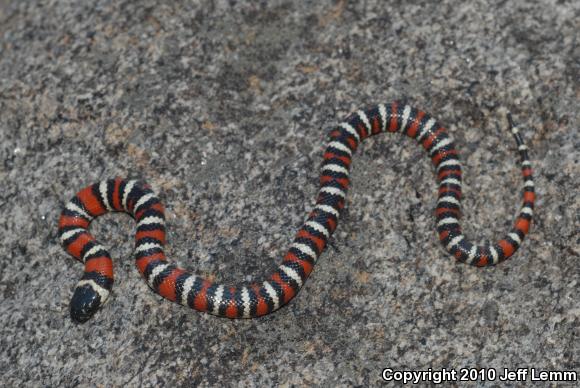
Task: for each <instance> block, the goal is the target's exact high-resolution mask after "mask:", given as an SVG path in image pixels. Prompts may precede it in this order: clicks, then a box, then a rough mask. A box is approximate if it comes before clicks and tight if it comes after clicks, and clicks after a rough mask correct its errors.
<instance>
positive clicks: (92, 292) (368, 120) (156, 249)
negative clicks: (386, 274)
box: [58, 101, 535, 323]
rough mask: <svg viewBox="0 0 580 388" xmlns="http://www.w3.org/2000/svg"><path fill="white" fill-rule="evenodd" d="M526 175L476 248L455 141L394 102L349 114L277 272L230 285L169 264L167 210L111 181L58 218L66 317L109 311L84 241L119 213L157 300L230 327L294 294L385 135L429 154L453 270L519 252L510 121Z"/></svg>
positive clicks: (109, 268) (104, 262)
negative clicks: (357, 168) (67, 292)
mask: <svg viewBox="0 0 580 388" xmlns="http://www.w3.org/2000/svg"><path fill="white" fill-rule="evenodd" d="M507 120H508V124H509V129H510V130H511V133H512V135H513V137H514V139H515V141H516V144H517V150H518V153H519V156H520V163H521V172H522V175H523V180H524V184H523V203H522V205H521V207H520V210H519V213H518V215H517V217H516V219H515V222H514V224H513V227H512V228H511V230H510V231H509V233H507V235H505V236H504V237H503V238H502V239H501V240H499V241H498V242H497V243H485V244H482V245H477V244H473V243H471V242H470V241H469V240H468V239H467V238H466V237H465V235H464V234H463V233H462V229H461V226H460V222H459V218H460V215H461V210H460V201H461V196H462V195H461V181H462V172H461V163H460V160H459V154H458V151H457V149H456V148H455V145H454V141H453V139H452V137H451V136H450V135H449V134H448V132H447V130H446V129H445V128H444V127H443V126H442V125H440V124H439V122H438V121H437V120H435V119H434V118H433V117H431V116H430V115H429V114H427V113H425V112H423V111H422V110H419V109H416V108H413V107H411V106H410V105H407V104H406V103H405V102H399V101H395V102H392V103H388V104H379V105H376V106H373V107H371V108H368V109H364V110H363V109H361V110H358V111H355V112H353V113H351V114H350V115H348V116H347V118H346V119H345V120H344V121H343V122H342V123H340V124H338V125H337V126H336V127H333V128H332V129H331V130H330V131H329V141H328V144H327V147H326V149H325V151H324V154H323V161H322V163H321V172H320V188H319V191H318V194H317V196H316V203H315V205H313V207H311V210H310V212H309V213H308V215H307V216H306V220H305V222H304V224H303V225H302V226H301V227H300V229H299V230H298V232H297V233H296V235H295V237H294V240H293V242H292V244H291V245H290V248H289V249H288V252H287V253H286V254H285V255H284V257H283V260H282V262H281V263H280V264H279V265H278V267H277V268H276V269H275V270H274V271H273V273H271V274H270V275H269V276H267V277H266V279H265V280H263V281H255V282H251V283H250V282H248V283H241V284H237V285H226V284H221V283H219V282H216V281H213V280H211V279H208V278H206V277H203V276H200V275H197V274H194V273H192V272H190V271H188V270H186V269H183V268H180V267H179V266H177V265H175V264H173V263H171V262H170V261H168V260H167V259H166V256H165V253H164V250H163V248H164V245H165V243H166V237H165V231H166V229H165V228H166V222H165V216H164V206H163V204H162V203H161V201H160V199H159V198H158V197H157V196H156V195H155V193H154V192H153V190H152V189H151V187H150V186H149V185H148V184H147V183H145V182H144V181H142V180H133V179H122V178H114V179H108V180H103V181H101V182H99V183H95V184H92V185H90V186H88V187H86V188H84V189H82V190H81V191H79V192H78V193H77V194H76V195H75V196H74V197H73V198H72V199H71V200H70V201H69V202H68V203H66V205H65V206H64V209H63V211H62V214H61V216H60V220H59V224H58V236H59V238H60V242H61V244H62V245H63V247H64V248H65V250H66V251H67V252H68V253H69V254H70V255H72V256H73V257H74V258H75V259H77V260H78V261H81V262H82V263H84V274H83V276H82V278H81V280H80V281H79V282H78V283H77V285H76V287H75V289H74V294H73V297H72V299H71V303H70V316H71V318H72V319H73V320H74V321H76V322H79V323H82V322H86V321H87V320H89V319H90V318H91V317H92V316H93V315H94V314H95V312H96V311H98V310H99V308H100V307H101V306H102V305H103V303H105V301H107V299H108V297H109V295H110V293H111V290H112V286H113V261H112V259H111V255H110V254H109V252H108V251H107V249H106V248H105V246H104V245H102V244H101V243H100V242H99V241H97V239H95V238H94V237H93V236H92V235H91V234H90V233H89V231H88V228H89V225H90V223H91V221H93V220H94V219H95V218H97V217H99V216H101V215H103V214H105V213H108V212H125V213H128V214H129V215H130V216H131V217H133V218H134V220H135V222H136V223H137V231H136V236H135V250H134V254H135V264H136V266H137V269H138V270H139V272H140V274H141V275H142V276H143V278H144V279H145V281H146V282H147V284H148V285H149V287H150V288H151V289H153V291H155V292H156V293H158V294H159V295H161V296H162V297H164V298H166V299H169V300H171V301H173V302H177V303H179V304H182V305H184V306H188V307H190V308H193V309H195V310H198V311H202V312H207V313H210V314H214V315H217V316H221V317H228V318H253V317H259V316H263V315H266V314H269V313H271V312H273V311H275V310H277V309H279V308H280V307H281V306H283V305H285V304H287V303H288V302H289V301H290V300H291V299H292V298H294V296H295V295H296V294H297V293H298V291H299V290H300V288H301V287H302V286H303V285H304V282H305V281H306V279H307V278H308V276H309V275H310V274H311V273H312V270H313V268H314V265H315V263H316V262H317V260H318V258H319V256H320V255H321V254H322V252H323V251H324V250H325V248H326V246H327V244H328V242H329V239H330V238H331V237H332V235H333V233H334V231H335V230H336V228H337V225H338V221H339V218H340V215H341V212H342V211H343V209H344V207H345V203H346V197H347V190H348V188H349V184H350V168H351V163H352V158H353V155H354V153H355V151H356V150H357V148H358V146H359V144H360V143H361V142H362V141H363V140H364V139H366V138H368V137H370V136H373V135H376V134H379V133H382V132H402V133H404V134H405V135H407V136H409V137H411V138H413V139H415V140H416V141H417V143H419V144H420V145H421V146H422V147H423V148H424V149H425V151H426V152H427V154H428V156H429V157H430V158H431V161H432V163H433V165H434V168H435V173H436V176H437V181H438V184H439V190H438V199H437V205H436V209H435V216H436V225H437V233H438V235H439V240H440V241H441V243H442V244H443V247H444V248H445V250H446V251H447V252H448V253H449V254H450V255H451V256H453V257H454V258H455V259H456V260H457V261H459V262H462V263H466V264H470V265H474V266H477V267H484V266H492V265H495V264H498V263H500V262H502V261H504V260H506V259H508V258H509V257H510V256H512V255H513V254H514V253H515V252H516V250H517V249H518V248H519V247H520V245H521V244H522V242H523V240H524V237H525V236H526V235H527V234H528V232H529V229H530V225H531V222H532V216H533V209H534V201H535V190H534V180H533V175H532V166H531V163H530V159H529V156H528V148H527V146H526V145H525V144H524V141H523V140H522V136H521V134H520V132H519V129H518V127H517V126H516V125H515V124H514V121H513V119H512V116H511V114H510V113H507Z"/></svg>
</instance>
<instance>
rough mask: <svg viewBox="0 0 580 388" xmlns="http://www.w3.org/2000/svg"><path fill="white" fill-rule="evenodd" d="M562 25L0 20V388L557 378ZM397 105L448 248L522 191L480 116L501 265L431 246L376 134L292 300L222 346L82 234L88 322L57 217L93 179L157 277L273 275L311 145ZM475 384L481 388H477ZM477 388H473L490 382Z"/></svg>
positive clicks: (311, 159)
mask: <svg viewBox="0 0 580 388" xmlns="http://www.w3.org/2000/svg"><path fill="white" fill-rule="evenodd" d="M578 31H580V3H579V2H577V1H572V0H569V1H566V0H544V1H510V2H507V1H497V0H496V1H494V0H482V1H478V2H467V1H450V0H445V1H441V2H427V1H406V2H403V1H379V0H368V1H364V2H355V1H346V0H338V1H316V2H315V1H303V2H291V1H268V2H266V1H260V2H240V1H234V0H231V1H225V0H219V1H212V2H210V1H207V2H202V1H197V2H192V1H183V0H177V1H172V2H158V1H153V0H144V1H139V2H137V1H130V0H118V1H113V0H109V1H56V0H46V1H37V0H34V1H8V0H0V161H1V164H0V180H1V182H2V188H1V189H0V230H2V232H3V233H2V235H1V237H0V239H1V243H0V298H1V303H0V370H2V375H3V378H2V383H3V384H6V386H40V385H42V386H75V385H82V386H93V385H99V386H100V385H102V386H121V385H126V386H142V385H143V386H160V385H178V386H189V385H191V386H193V385H195V386H215V385H220V386H222V385H225V386H252V385H256V386H274V385H276V386H310V385H320V386H353V385H354V386H363V385H365V386H366V385H375V384H377V383H380V382H381V371H382V370H383V368H393V369H397V370H402V369H407V370H426V369H427V368H433V369H434V370H436V369H440V368H444V367H446V368H455V369H459V368H462V367H478V368H498V370H499V369H503V368H517V367H535V368H542V369H546V370H563V369H568V370H575V371H579V370H580V342H579V338H578V337H579V330H580V329H579V325H580V304H579V301H578V296H577V295H578V288H579V286H580V270H579V269H578V268H579V266H578V259H579V255H580V235H579V230H580V199H579V198H580V197H579V196H578V187H579V186H580V164H579V159H580V152H579V149H580V136H579V126H580V121H579V117H578V116H579V114H578V112H579V111H578V105H579V103H580V98H579V97H580V49H579V47H580V46H579V45H578V37H579V35H578ZM394 99H405V100H407V101H409V102H410V103H412V104H413V105H415V106H417V107H420V108H422V109H424V110H426V111H428V112H430V113H432V114H433V115H434V116H435V117H437V118H438V120H440V121H441V122H442V123H444V125H446V127H447V128H448V130H449V133H450V134H451V135H452V136H453V137H454V138H455V140H456V143H457V146H458V149H459V150H460V151H461V153H462V163H463V165H464V172H465V179H464V182H465V188H464V201H463V209H464V216H463V224H464V229H465V231H466V234H467V235H468V236H470V237H471V238H473V239H475V240H476V241H478V242H484V241H486V240H494V239H498V238H499V237H500V236H502V234H503V233H505V232H506V231H507V230H508V229H509V227H510V225H511V223H512V221H513V219H514V216H515V214H516V211H517V206H518V203H519V201H520V195H521V194H520V193H521V187H522V181H521V176H520V173H519V170H518V167H517V163H516V161H517V158H516V153H515V146H514V143H513V141H512V139H511V137H510V135H509V133H508V132H507V131H506V125H507V124H506V120H505V113H506V112H507V111H510V112H512V114H513V115H514V117H515V118H516V119H517V121H518V122H519V124H520V125H521V127H522V134H523V136H524V137H525V139H526V141H527V143H528V145H529V147H530V154H531V157H532V161H533V166H534V168H535V171H536V187H537V193H538V200H537V211H536V215H535V220H534V225H533V230H532V232H531V234H530V235H529V238H528V239H527V240H526V241H525V243H524V245H523V247H522V249H521V250H520V251H519V252H518V253H517V254H516V255H515V257H513V259H512V260H510V261H508V262H505V263H503V264H501V265H499V266H497V267H494V268H491V269H483V270H482V269H477V268H471V267H467V266H464V265H458V264H456V263H455V262H454V261H453V259H452V258H450V257H448V255H446V254H445V253H444V251H443V250H442V248H441V247H440V246H439V242H438V239H437V236H436V233H435V221H434V217H433V209H434V207H435V201H436V184H435V175H434V171H433V168H432V166H431V163H430V161H429V160H428V158H427V157H425V155H424V154H423V152H422V150H421V149H420V148H419V147H416V146H415V145H414V144H413V142H412V141H411V140H409V139H406V138H404V137H402V136H399V135H393V136H387V135H383V136H377V137H375V138H373V139H371V140H368V141H366V142H365V143H364V144H363V145H362V146H361V147H360V150H359V153H358V155H357V156H356V157H355V161H354V163H353V173H352V186H351V187H352V188H351V190H350V192H349V197H348V206H347V209H346V210H345V212H344V214H343V216H342V220H341V223H340V225H339V227H338V231H337V233H335V235H334V237H333V239H332V241H331V243H330V245H329V248H328V249H327V250H326V252H325V253H324V254H323V255H322V257H321V259H320V261H319V263H318V264H317V266H316V268H315V271H314V273H313V274H312V276H311V277H310V279H309V280H308V282H307V283H306V284H305V286H304V288H303V289H302V291H301V292H300V293H299V295H298V296H297V297H296V298H295V299H294V300H293V301H292V302H291V303H290V304H289V305H288V306H286V307H284V308H282V309H281V310H280V311H278V312H276V313H274V314H272V315H270V316H266V317H264V318H260V319H254V320H240V321H230V320H227V319H219V318H216V317H213V316H210V315H206V314H201V313H197V312H192V311H189V310H188V309H186V308H184V307H181V306H179V305H176V304H172V303H169V302H167V301H165V300H163V299H162V298H161V297H159V296H158V295H156V294H154V293H153V292H151V291H150V290H149V289H148V288H147V285H146V284H145V282H143V280H142V279H140V277H139V275H138V273H137V271H136V270H135V268H134V266H133V263H132V259H131V256H132V238H133V233H134V224H133V221H132V220H131V219H130V218H129V217H127V216H122V215H107V216H105V217H102V219H99V220H98V221H97V222H95V223H94V225H93V226H92V231H93V232H94V234H95V235H96V236H97V237H98V238H99V239H100V240H102V241H104V242H106V244H107V245H108V246H109V247H111V252H112V254H113V257H114V258H115V271H116V285H115V287H114V292H113V296H112V298H111V300H110V302H109V303H108V304H107V305H106V306H104V308H103V309H102V311H100V312H99V313H98V314H97V315H96V316H95V317H94V318H93V319H92V320H91V321H89V322H88V323H86V324H84V325H76V324H74V323H73V322H72V321H71V319H70V318H69V312H68V303H69V299H70V297H71V296H72V289H73V287H74V285H75V283H76V281H77V279H79V278H80V276H81V273H82V265H81V264H79V263H77V262H75V261H74V260H72V259H71V258H70V257H68V256H67V255H66V254H65V252H64V251H63V250H62V248H61V247H60V246H59V244H58V241H57V235H56V232H57V220H58V217H59V213H60V211H61V209H62V206H63V204H64V203H65V201H67V200H68V199H69V198H70V197H71V196H72V195H74V194H75V192H76V191H78V190H79V189H80V188H82V187H84V186H86V185H88V184H90V183H93V182H96V181H98V180H101V179H104V178H108V177H113V176H129V177H139V178H143V179H146V180H147V181H148V182H149V183H150V184H152V186H153V187H154V188H155V190H156V191H157V192H158V193H159V195H160V197H161V198H162V199H163V201H164V203H165V204H166V206H167V215H168V232H169V235H168V238H169V247H168V255H169V257H171V258H173V260H175V261H177V262H178V263H179V264H181V265H182V266H184V267H186V268H189V269H192V270H195V271H196V272H198V273H201V274H204V275H208V276H212V277H215V278H217V279H220V280H223V281H226V282H239V281H249V280H251V279H253V278H260V277H262V276H264V275H265V274H267V273H268V272H269V271H270V270H272V269H273V268H274V267H275V265H276V264H277V263H278V262H279V261H280V258H281V256H282V255H283V254H284V253H285V249H286V248H287V247H288V245H289V243H290V242H291V239H292V237H293V234H294V231H295V230H296V229H297V228H298V227H299V225H300V224H301V222H302V221H303V218H304V216H305V214H306V212H307V211H308V210H309V209H310V208H311V206H312V203H313V199H314V195H315V193H316V191H317V184H318V166H319V163H320V160H321V157H322V151H323V147H324V144H325V142H326V134H327V133H328V131H329V130H330V129H331V128H332V126H333V125H335V124H336V123H337V122H338V121H339V120H340V119H342V118H343V117H345V115H346V114H347V113H348V112H350V111H352V110H353V109H357V108H359V107H364V106H368V105H371V104H375V103H377V102H388V101H391V100H394ZM478 384H483V383H481V382H480V383H478ZM490 385H494V383H491V384H490Z"/></svg>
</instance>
